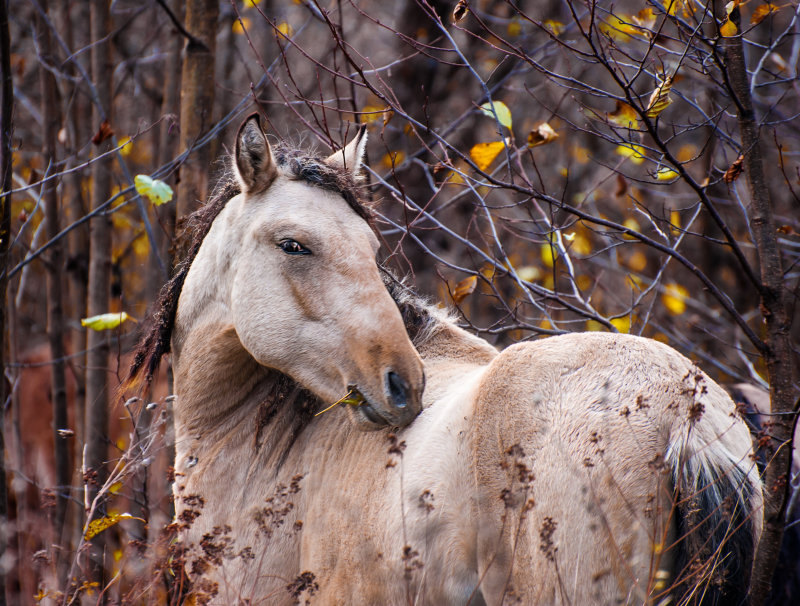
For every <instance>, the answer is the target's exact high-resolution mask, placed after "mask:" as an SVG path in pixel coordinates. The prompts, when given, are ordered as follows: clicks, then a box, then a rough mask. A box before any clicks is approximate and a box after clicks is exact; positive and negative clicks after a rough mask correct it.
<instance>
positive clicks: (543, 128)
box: [528, 122, 558, 147]
mask: <svg viewBox="0 0 800 606" xmlns="http://www.w3.org/2000/svg"><path fill="white" fill-rule="evenodd" d="M556 139H558V133H557V132H556V131H554V130H553V127H552V126H550V125H549V124H548V123H547V122H542V123H541V124H540V125H539V126H537V127H536V128H534V129H533V130H532V131H531V132H529V133H528V147H538V146H539V145H547V144H548V143H552V142H553V141H555V140H556Z"/></svg>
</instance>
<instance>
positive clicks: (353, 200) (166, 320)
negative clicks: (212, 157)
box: [122, 144, 433, 390]
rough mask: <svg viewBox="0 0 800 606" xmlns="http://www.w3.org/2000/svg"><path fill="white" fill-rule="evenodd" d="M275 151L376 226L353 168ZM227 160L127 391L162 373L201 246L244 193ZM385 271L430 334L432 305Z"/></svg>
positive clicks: (163, 295) (152, 319) (292, 170)
mask: <svg viewBox="0 0 800 606" xmlns="http://www.w3.org/2000/svg"><path fill="white" fill-rule="evenodd" d="M273 154H274V157H275V160H276V162H277V164H278V166H279V168H280V169H281V170H282V172H283V174H284V175H285V176H288V177H289V178H290V179H294V180H298V181H305V182H307V183H310V184H312V185H315V186H317V187H321V188H323V189H326V190H328V191H332V192H334V193H336V194H339V195H341V196H342V197H343V198H344V200H345V201H346V202H347V203H348V205H349V206H350V208H352V209H353V210H354V211H355V212H356V214H358V215H359V216H360V217H361V218H363V219H364V220H365V221H367V222H368V223H370V225H372V221H373V213H372V210H371V209H370V207H369V206H368V205H367V204H366V202H365V201H364V198H363V197H362V195H361V187H360V186H359V184H358V183H357V181H356V179H355V178H354V176H353V174H352V173H351V172H350V171H349V170H344V169H339V168H336V167H333V166H330V165H329V164H326V163H325V161H324V160H322V159H321V158H319V157H316V156H312V155H309V154H307V153H305V152H303V151H301V150H298V149H294V148H290V147H288V146H286V145H283V144H279V145H277V146H275V147H274V148H273ZM225 164H226V168H225V169H224V170H223V172H222V174H221V175H220V176H219V178H218V179H217V182H216V185H215V187H214V189H213V191H212V193H211V195H210V196H209V198H208V200H207V202H206V203H205V204H204V205H203V206H201V207H200V208H198V209H197V210H196V211H194V212H193V213H192V214H190V215H189V216H188V217H187V218H186V220H185V222H184V224H183V229H182V233H181V235H180V236H179V239H180V240H181V242H182V244H183V245H182V246H180V245H179V246H178V250H184V251H185V254H184V256H183V258H182V259H180V261H179V262H178V263H177V264H176V265H175V270H174V272H173V275H172V277H171V278H170V279H169V280H168V281H167V282H166V284H164V286H162V287H161V291H160V292H159V294H158V298H157V299H156V301H155V304H154V305H153V307H152V308H151V311H150V313H149V314H148V318H147V320H146V321H145V322H144V323H143V325H142V332H141V337H140V339H139V342H138V344H137V346H136V349H135V350H134V355H133V362H132V363H131V367H130V370H129V372H128V376H127V378H126V380H125V381H124V383H123V386H122V389H123V390H127V389H131V388H135V387H137V386H139V387H144V388H147V387H149V386H150V384H151V383H152V381H153V377H154V376H155V374H156V372H157V371H158V367H159V365H160V363H161V359H162V358H163V357H164V355H165V354H167V353H169V351H170V339H171V337H172V330H173V327H174V325H175V316H176V314H177V311H178V299H179V298H180V295H181V290H182V289H183V284H184V281H185V280H186V275H187V274H188V273H189V269H190V268H191V266H192V263H193V261H194V259H195V257H196V256H197V253H198V251H199V250H200V245H201V244H202V243H203V240H204V239H205V237H206V235H207V234H208V232H209V230H210V229H211V224H212V223H213V222H214V220H215V219H216V218H217V216H218V215H219V213H220V212H222V209H223V208H225V205H226V204H227V203H228V202H229V201H230V200H231V199H232V198H234V197H235V196H236V195H238V194H239V193H241V189H240V187H239V183H238V181H237V180H236V178H235V173H234V170H233V168H232V161H231V159H230V158H229V159H228V160H227V162H226V163H225ZM383 274H384V283H385V284H386V287H387V289H388V290H389V293H390V294H391V295H392V298H394V300H395V301H396V302H397V304H398V307H399V308H400V311H401V314H402V315H403V320H404V322H405V324H406V328H407V330H408V331H409V335H410V337H411V339H412V341H414V340H416V339H415V337H420V336H422V335H423V333H425V332H426V327H427V326H428V325H429V324H430V323H431V322H432V321H433V315H431V313H430V309H429V306H428V305H427V304H426V303H425V302H424V301H422V300H421V299H420V298H418V297H417V296H416V295H414V294H413V292H412V291H411V290H410V289H409V288H408V287H407V286H406V285H405V284H404V283H403V282H402V281H401V280H398V279H397V278H396V277H395V276H394V275H393V274H391V272H389V271H388V270H383Z"/></svg>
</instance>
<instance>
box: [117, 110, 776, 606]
mask: <svg viewBox="0 0 800 606" xmlns="http://www.w3.org/2000/svg"><path fill="white" fill-rule="evenodd" d="M365 143H366V137H365V134H364V131H363V129H362V130H361V131H360V132H359V134H358V135H357V136H356V137H355V138H354V139H353V140H352V141H351V142H350V143H349V144H348V145H347V146H346V147H345V148H344V149H343V150H340V151H339V152H336V153H334V154H333V155H332V156H330V157H329V158H327V159H321V158H318V157H314V156H311V155H308V154H306V153H303V152H300V151H297V150H293V149H289V148H287V147H284V146H276V147H275V148H274V149H273V148H272V147H271V146H270V145H269V143H268V142H267V139H266V136H265V134H264V132H263V130H262V127H261V123H260V120H259V118H258V116H251V117H250V118H248V119H247V120H246V121H245V122H244V123H243V125H242V126H241V128H240V130H239V132H238V134H237V137H236V145H235V153H234V156H233V159H232V162H231V164H232V166H231V169H230V172H231V175H230V176H229V178H223V179H222V180H221V184H220V185H218V186H217V189H216V192H215V193H214V194H213V195H212V197H211V199H210V200H209V201H208V202H207V203H206V205H204V206H203V207H202V208H201V209H200V210H199V211H197V213H195V215H193V216H192V217H191V218H190V221H189V229H190V230H191V232H192V234H193V240H192V242H191V246H190V249H189V252H188V256H187V258H186V259H185V260H184V261H183V262H182V264H181V265H180V266H179V267H178V268H177V270H176V273H175V275H174V277H173V278H172V280H171V281H170V282H169V283H167V284H166V285H165V287H164V289H163V290H162V293H161V296H160V300H159V303H158V305H159V306H158V307H157V311H156V313H155V316H154V318H153V323H152V328H150V329H149V331H148V332H147V333H146V334H145V335H144V337H143V340H142V341H141V343H140V345H139V348H138V351H137V352H136V356H135V362H134V364H133V366H132V369H131V378H132V380H134V381H136V380H138V381H139V382H140V383H139V384H140V385H145V384H146V383H147V381H148V380H149V377H151V376H152V374H153V371H154V369H155V368H156V367H157V365H158V363H159V360H160V359H161V357H162V356H163V354H164V353H166V352H167V351H170V350H171V355H172V364H173V368H174V376H175V392H176V395H177V401H176V402H175V404H174V411H175V413H174V414H175V434H176V450H177V453H176V480H175V484H174V496H175V506H176V524H177V525H178V527H179V528H180V546H181V550H182V554H183V556H184V561H185V565H186V568H187V570H188V573H189V576H190V577H191V580H192V592H194V594H195V596H197V597H198V599H200V598H202V600H204V601H206V600H208V601H211V602H212V603H219V604H233V603H239V600H241V601H242V602H241V603H250V604H256V603H259V604H282V603H287V604H288V603H297V601H299V600H301V599H303V600H308V601H310V602H311V603H317V604H348V605H352V604H472V605H477V604H489V605H495V604H501V603H521V604H576V605H577V604H581V605H583V604H643V603H646V604H667V603H671V604H678V603H701V602H703V603H726V604H733V603H739V602H741V601H742V600H743V599H744V596H745V595H746V592H747V585H748V576H749V568H750V564H751V559H752V554H753V551H754V544H755V543H756V542H757V541H758V538H759V535H760V532H761V524H762V487H761V482H760V480H759V476H758V472H757V470H756V467H755V463H754V457H753V450H752V444H751V438H750V435H749V433H748V430H747V427H746V426H745V423H744V422H743V421H742V419H740V418H739V416H738V414H737V411H736V409H735V406H734V404H733V402H732V401H731V399H730V398H729V397H728V396H727V395H726V393H725V392H724V391H723V390H722V389H721V388H720V387H719V386H718V385H717V384H716V383H714V382H713V381H712V380H711V379H710V378H709V377H708V376H707V375H706V374H704V373H703V372H702V371H701V370H700V369H699V368H697V366H695V364H693V363H692V362H691V361H689V360H688V359H686V358H685V357H683V356H682V355H681V354H679V353H678V352H676V351H675V350H673V349H671V348H670V347H668V346H666V345H664V344H662V343H658V342H655V341H652V340H648V339H644V338H640V337H636V336H631V335H626V334H603V333H586V334H565V335H562V336H556V337H550V338H545V339H540V340H536V341H533V342H524V343H519V344H516V345H514V346H511V347H509V348H507V349H505V350H504V351H498V350H496V349H495V348H494V347H492V346H491V345H489V344H488V343H487V342H485V341H484V340H482V339H480V338H478V337H476V336H474V335H472V334H470V333H468V332H467V331H465V330H463V329H461V328H460V327H458V326H457V325H456V323H455V322H454V321H453V320H452V319H451V318H450V317H448V315H447V314H446V313H445V312H443V311H441V310H439V309H437V308H435V307H433V306H431V305H429V304H427V303H425V302H424V301H422V300H420V299H419V298H418V297H417V296H416V295H414V293H413V292H411V291H410V290H409V288H408V287H407V286H406V285H405V284H403V283H402V282H400V281H398V280H397V279H395V278H394V277H393V276H392V275H391V274H389V273H388V272H386V271H385V270H382V269H381V268H380V267H379V265H378V263H377V262H376V254H377V252H378V240H377V238H376V236H375V233H374V232H373V227H372V223H371V213H370V209H369V208H368V207H367V206H366V205H365V204H364V202H363V201H362V199H361V197H360V195H359V185H358V174H359V172H360V170H361V168H362V167H361V158H362V156H363V151H364V146H365ZM343 396H346V397H343ZM333 402H341V404H340V406H339V407H336V408H333V409H332V410H330V411H327V412H325V414H322V415H318V416H317V413H318V412H320V411H321V410H323V409H324V408H326V407H328V406H329V405H330V404H331V403H333ZM246 600H249V601H247V602H245V601H246Z"/></svg>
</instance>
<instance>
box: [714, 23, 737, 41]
mask: <svg viewBox="0 0 800 606" xmlns="http://www.w3.org/2000/svg"><path fill="white" fill-rule="evenodd" d="M738 32H739V30H738V29H737V27H736V24H735V23H734V22H733V21H731V20H730V19H727V20H726V21H725V23H723V24H722V25H720V26H719V33H720V34H721V35H722V36H723V37H724V38H731V37H733V36H735V35H736V34H737V33H738Z"/></svg>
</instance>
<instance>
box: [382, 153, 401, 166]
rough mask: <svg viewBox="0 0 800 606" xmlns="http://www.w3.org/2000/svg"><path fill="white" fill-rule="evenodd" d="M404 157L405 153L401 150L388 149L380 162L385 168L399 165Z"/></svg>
mask: <svg viewBox="0 0 800 606" xmlns="http://www.w3.org/2000/svg"><path fill="white" fill-rule="evenodd" d="M405 159H406V155H405V154H404V153H403V152H402V151H390V152H389V153H387V154H384V156H383V158H382V159H381V164H383V166H384V167H385V168H396V167H398V166H400V165H401V164H402V163H403V160H405Z"/></svg>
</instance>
